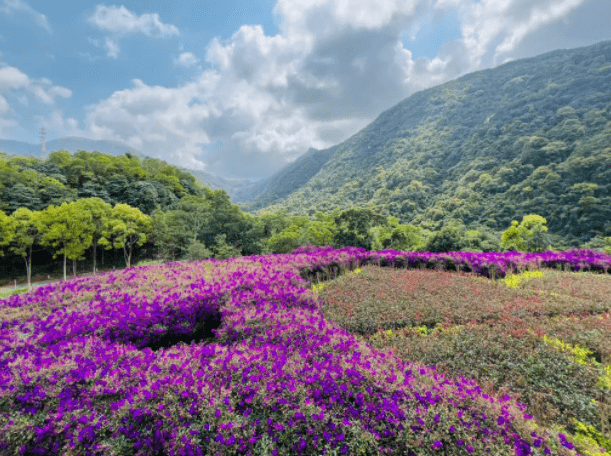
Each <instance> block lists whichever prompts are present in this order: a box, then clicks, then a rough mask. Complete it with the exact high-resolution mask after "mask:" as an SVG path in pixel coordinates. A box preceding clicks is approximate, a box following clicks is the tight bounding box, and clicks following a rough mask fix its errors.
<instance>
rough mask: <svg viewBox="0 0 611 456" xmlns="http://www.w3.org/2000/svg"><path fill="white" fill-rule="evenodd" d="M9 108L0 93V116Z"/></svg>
mask: <svg viewBox="0 0 611 456" xmlns="http://www.w3.org/2000/svg"><path fill="white" fill-rule="evenodd" d="M8 110H9V105H8V103H7V101H6V98H4V97H3V96H2V95H0V116H2V115H4V114H6V113H7V112H8Z"/></svg>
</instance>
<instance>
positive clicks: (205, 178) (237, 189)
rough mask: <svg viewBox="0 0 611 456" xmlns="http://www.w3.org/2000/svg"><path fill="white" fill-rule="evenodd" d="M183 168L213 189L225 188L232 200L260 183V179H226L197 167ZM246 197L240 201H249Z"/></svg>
mask: <svg viewBox="0 0 611 456" xmlns="http://www.w3.org/2000/svg"><path fill="white" fill-rule="evenodd" d="M181 169H183V170H184V171H187V172H188V173H190V174H192V175H193V176H195V178H196V179H197V181H198V182H199V183H200V184H202V185H206V186H207V187H210V188H211V189H213V190H225V191H226V192H227V194H228V195H229V197H230V199H231V201H232V202H235V201H237V200H238V196H237V195H241V193H242V192H245V193H246V195H248V194H249V189H250V188H251V187H252V186H254V185H256V184H257V183H258V181H252V180H248V179H225V178H222V177H219V176H213V175H212V174H208V173H206V172H205V171H198V170H195V169H186V168H181ZM246 198H247V197H246ZM246 198H244V197H242V199H240V201H248V199H246ZM251 199H252V198H251Z"/></svg>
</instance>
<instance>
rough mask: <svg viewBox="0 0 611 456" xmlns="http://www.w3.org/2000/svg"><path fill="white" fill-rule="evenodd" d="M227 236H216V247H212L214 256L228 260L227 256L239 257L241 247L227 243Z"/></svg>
mask: <svg viewBox="0 0 611 456" xmlns="http://www.w3.org/2000/svg"><path fill="white" fill-rule="evenodd" d="M226 237H227V236H226V235H225V234H217V235H216V236H215V237H214V247H212V251H213V252H214V258H218V259H219V260H226V259H227V258H232V257H237V256H239V255H240V249H238V248H237V247H234V246H233V245H231V244H227V242H226V241H225V239H226Z"/></svg>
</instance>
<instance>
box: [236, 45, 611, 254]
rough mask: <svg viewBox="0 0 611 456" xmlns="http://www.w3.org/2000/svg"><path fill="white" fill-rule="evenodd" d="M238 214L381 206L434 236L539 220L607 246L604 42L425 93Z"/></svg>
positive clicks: (608, 62) (286, 177)
mask: <svg viewBox="0 0 611 456" xmlns="http://www.w3.org/2000/svg"><path fill="white" fill-rule="evenodd" d="M264 184H265V185H262V187H261V188H260V189H259V190H260V193H259V194H258V195H257V196H256V197H255V198H254V199H252V200H251V201H243V202H241V203H240V206H241V208H242V209H244V210H247V211H257V210H260V209H264V208H267V209H273V208H279V207H286V208H287V209H288V210H289V211H290V212H291V213H293V214H306V213H308V212H309V213H312V211H317V210H322V211H327V210H332V209H335V208H340V209H346V208H348V207H351V206H361V207H377V208H379V209H380V210H381V211H382V212H383V213H386V214H390V215H395V216H397V217H399V219H400V220H401V221H402V222H403V223H405V222H410V223H415V224H421V225H423V226H425V227H430V228H433V229H436V228H438V227H439V226H441V225H443V224H445V223H446V222H448V221H449V220H451V219H458V220H462V221H463V222H464V223H465V224H467V225H470V226H482V227H486V228H488V229H490V230H494V231H502V230H504V229H506V228H507V227H508V226H509V225H510V224H511V221H512V220H514V219H517V220H521V217H522V216H523V215H527V214H530V213H536V214H539V215H542V216H544V217H545V218H546V219H547V221H548V223H547V225H548V227H549V229H550V233H555V234H558V235H562V236H564V237H566V238H567V239H568V240H571V241H572V242H575V243H576V242H578V241H581V242H585V241H587V240H589V239H590V238H591V237H593V236H595V235H601V234H602V235H606V236H609V235H611V41H606V42H601V43H598V44H595V45H593V46H588V47H583V48H578V49H571V50H558V51H554V52H550V53H547V54H543V55H540V56H537V57H534V58H529V59H523V60H518V61H514V62H510V63H506V64H504V65H501V66H499V67H496V68H494V69H489V70H484V71H479V72H476V73H471V74H468V75H466V76H463V77H461V78H459V79H456V80H454V81H451V82H448V83H446V84H443V85H439V86H436V87H433V88H430V89H428V90H424V91H421V92H418V93H415V94H414V95H412V96H410V97H409V98H407V99H405V100H403V101H402V102H400V103H399V104H397V105H395V106H394V107H392V108H390V109H388V110H386V111H384V112H383V113H382V114H380V116H379V117H378V118H377V119H376V120H375V121H374V122H372V123H371V124H370V125H368V126H367V127H365V128H364V129H363V130H361V131H360V132H358V133H357V134H355V135H354V136H352V137H351V138H349V139H348V140H346V141H344V142H343V143H341V144H338V145H336V146H333V147H331V148H329V149H326V150H322V151H313V150H311V151H310V152H309V153H307V154H305V155H304V156H303V157H301V158H300V159H298V160H297V161H295V162H294V163H292V164H290V165H288V166H287V167H285V168H284V169H282V170H281V171H279V172H278V173H277V174H275V175H274V176H272V178H270V179H268V180H267V181H266V182H265V183H264Z"/></svg>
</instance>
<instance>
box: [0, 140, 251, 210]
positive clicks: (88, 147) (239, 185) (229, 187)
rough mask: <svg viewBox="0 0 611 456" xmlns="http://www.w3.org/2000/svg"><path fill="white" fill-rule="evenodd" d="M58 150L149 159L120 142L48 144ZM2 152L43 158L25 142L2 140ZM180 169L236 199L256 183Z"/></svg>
mask: <svg viewBox="0 0 611 456" xmlns="http://www.w3.org/2000/svg"><path fill="white" fill-rule="evenodd" d="M58 150H67V151H69V152H71V153H73V154H74V153H76V152H77V151H79V150H84V151H89V152H93V151H97V152H101V153H104V154H109V155H113V156H120V155H123V154H125V153H127V152H129V153H130V154H132V155H135V156H137V157H139V158H146V157H147V156H146V155H145V154H143V153H142V152H140V151H139V150H136V149H134V148H133V147H130V146H128V145H127V144H125V143H123V142H120V141H108V140H94V139H87V138H79V137H76V136H68V137H63V138H58V139H54V140H51V141H48V142H47V152H48V153H50V152H54V151H58ZM0 151H1V152H4V153H6V154H9V155H19V156H32V157H37V158H40V157H41V150H40V144H32V143H28V142H23V141H11V140H0ZM180 169H181V170H183V171H185V172H187V173H190V174H192V175H193V176H195V178H196V179H197V181H198V182H199V183H200V184H202V185H205V186H208V187H211V188H212V189H214V190H219V189H220V190H225V191H226V192H227V194H228V195H229V196H231V197H234V196H235V195H236V194H238V193H239V192H240V191H243V190H244V189H245V188H250V187H251V186H252V185H253V184H255V182H253V181H249V180H244V181H242V180H231V179H223V178H222V177H216V176H213V175H211V174H208V173H205V172H203V171H197V170H192V169H186V168H180ZM244 200H245V199H244Z"/></svg>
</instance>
